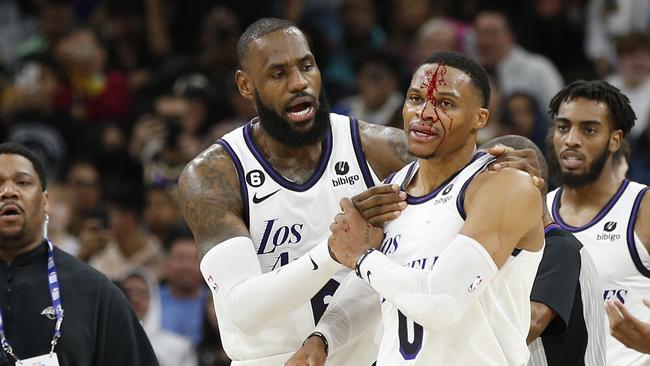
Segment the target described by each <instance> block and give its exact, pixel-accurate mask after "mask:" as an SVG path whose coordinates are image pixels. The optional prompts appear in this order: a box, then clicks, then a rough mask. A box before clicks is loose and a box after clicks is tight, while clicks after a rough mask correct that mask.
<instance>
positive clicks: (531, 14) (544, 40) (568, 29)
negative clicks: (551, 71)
mask: <svg viewBox="0 0 650 366" xmlns="http://www.w3.org/2000/svg"><path fill="white" fill-rule="evenodd" d="M519 3H520V4H521V5H520V6H521V7H522V8H523V9H521V11H519V12H513V11H512V10H511V11H510V13H511V14H516V17H517V18H516V19H517V21H516V24H515V28H516V32H515V33H516V35H517V41H518V43H519V44H520V45H521V46H522V47H524V48H525V49H527V50H528V51H530V52H532V53H539V54H542V55H544V56H546V57H548V58H549V60H551V61H552V62H553V65H555V67H557V69H558V70H559V71H560V73H561V74H562V76H563V77H564V80H567V81H573V80H577V79H594V78H595V77H596V74H595V70H594V68H593V65H592V64H591V63H590V62H589V60H588V59H587V57H586V55H585V52H584V36H585V26H584V24H585V15H584V13H585V11H584V8H585V6H586V4H585V3H587V1H563V0H534V1H521V2H519Z"/></svg>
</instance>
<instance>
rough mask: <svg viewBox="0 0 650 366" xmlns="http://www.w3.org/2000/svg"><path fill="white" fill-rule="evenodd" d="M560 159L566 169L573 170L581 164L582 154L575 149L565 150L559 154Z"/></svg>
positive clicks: (582, 160) (582, 161)
mask: <svg viewBox="0 0 650 366" xmlns="http://www.w3.org/2000/svg"><path fill="white" fill-rule="evenodd" d="M560 161H561V162H562V166H564V167H565V168H566V169H569V170H573V169H578V168H580V167H581V166H582V164H583V163H584V158H583V156H582V154H580V153H579V152H577V151H565V152H563V153H561V154H560Z"/></svg>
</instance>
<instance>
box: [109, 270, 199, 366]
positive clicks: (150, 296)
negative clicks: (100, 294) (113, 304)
mask: <svg viewBox="0 0 650 366" xmlns="http://www.w3.org/2000/svg"><path fill="white" fill-rule="evenodd" d="M119 285H120V287H121V288H122V290H123V291H124V293H125V294H126V298H127V299H128V300H129V303H130V304H131V307H132V308H133V310H134V311H135V314H136V315H137V316H138V319H140V321H141V322H142V326H143V328H144V331H145V332H146V333H147V337H148V338H149V341H150V342H151V346H152V347H153V350H154V352H155V353H156V356H157V357H158V360H159V362H160V366H197V359H196V351H195V350H194V348H193V347H192V343H191V342H190V340H189V339H187V338H185V337H183V336H180V335H178V334H175V333H173V332H170V331H167V330H165V329H163V328H162V327H161V325H160V324H161V316H162V314H161V311H160V298H159V296H158V284H157V282H156V279H155V277H154V276H153V275H151V274H150V273H148V272H147V271H146V270H144V269H137V268H136V269H133V270H132V271H130V272H128V273H127V274H126V276H125V277H124V278H123V279H122V280H121V281H120V282H119Z"/></svg>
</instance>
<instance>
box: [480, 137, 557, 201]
mask: <svg viewBox="0 0 650 366" xmlns="http://www.w3.org/2000/svg"><path fill="white" fill-rule="evenodd" d="M487 152H488V153H489V154H490V155H493V156H495V157H496V158H497V160H496V162H494V163H493V164H490V166H489V167H488V169H489V170H501V169H503V168H514V169H517V170H522V171H524V172H526V173H528V174H530V176H531V177H532V179H533V184H535V186H536V187H537V188H538V189H540V190H542V189H544V188H546V182H545V181H544V178H542V171H541V169H540V167H539V162H538V161H537V154H535V151H534V150H532V149H522V150H515V149H513V148H511V147H509V146H504V145H497V146H493V147H491V148H489V149H488V150H487Z"/></svg>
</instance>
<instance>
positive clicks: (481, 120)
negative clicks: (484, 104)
mask: <svg viewBox="0 0 650 366" xmlns="http://www.w3.org/2000/svg"><path fill="white" fill-rule="evenodd" d="M488 118H490V111H489V110H488V109H487V108H480V109H479V110H478V114H477V115H476V122H475V123H474V128H476V129H477V130H478V129H481V128H483V127H485V126H487V122H488Z"/></svg>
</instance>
